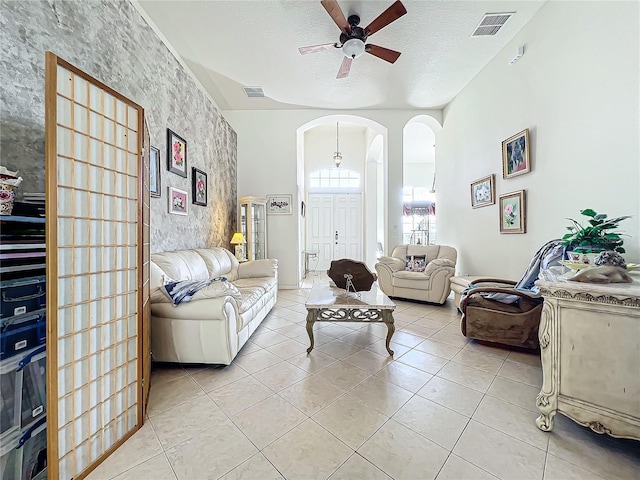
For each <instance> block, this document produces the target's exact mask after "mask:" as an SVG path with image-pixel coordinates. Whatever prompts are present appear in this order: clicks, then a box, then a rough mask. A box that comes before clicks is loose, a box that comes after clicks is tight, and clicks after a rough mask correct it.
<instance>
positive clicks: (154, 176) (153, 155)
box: [149, 147, 162, 197]
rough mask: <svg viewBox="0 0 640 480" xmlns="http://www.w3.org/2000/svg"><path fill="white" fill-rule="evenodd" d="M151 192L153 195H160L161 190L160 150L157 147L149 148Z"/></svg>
mask: <svg viewBox="0 0 640 480" xmlns="http://www.w3.org/2000/svg"><path fill="white" fill-rule="evenodd" d="M149 193H150V194H151V196H152V197H159V196H161V195H162V193H161V192H160V150H159V149H157V148H156V147H151V148H150V149H149Z"/></svg>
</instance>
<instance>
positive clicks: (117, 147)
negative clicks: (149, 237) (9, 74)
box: [46, 53, 143, 480]
mask: <svg viewBox="0 0 640 480" xmlns="http://www.w3.org/2000/svg"><path fill="white" fill-rule="evenodd" d="M46 97H47V98H46V115H47V119H46V130H47V131H46V150H47V160H46V170H47V171H46V176H47V253H48V258H47V302H48V305H47V308H48V310H47V312H48V315H47V316H48V332H47V347H48V363H47V372H48V380H49V392H48V399H49V403H48V407H49V409H48V411H49V419H48V420H49V421H48V429H49V433H48V442H49V445H48V460H49V462H48V466H49V469H50V477H49V478H51V479H65V480H68V479H71V478H74V479H77V478H82V477H83V476H85V475H86V473H88V471H90V470H91V469H93V468H94V467H95V465H97V463H98V462H99V461H101V460H102V459H103V458H104V457H105V456H106V455H107V454H109V453H110V452H111V451H113V449H115V448H117V446H118V445H119V444H120V443H122V442H123V441H124V440H125V439H126V438H127V437H128V436H130V435H131V434H132V433H133V432H134V431H135V430H136V429H137V428H138V427H139V426H140V425H141V423H142V417H141V409H140V403H141V379H140V374H141V371H142V369H141V366H140V363H141V341H140V338H141V337H140V335H141V318H142V312H141V305H142V290H141V288H142V287H141V285H142V282H141V280H142V278H143V274H142V273H141V272H142V239H141V238H140V237H141V232H142V230H141V225H142V221H141V213H142V208H141V201H140V196H141V193H142V192H141V186H142V182H141V181H140V176H141V175H142V173H141V172H142V168H141V158H142V157H141V155H140V152H141V150H142V138H141V134H142V128H141V126H142V122H143V110H142V108H141V107H139V106H138V105H136V104H135V103H133V102H131V101H129V100H128V99H126V98H124V97H123V96H121V95H120V94H118V93H117V92H115V91H113V90H112V89H110V88H109V87H107V86H105V85H104V84H102V83H100V82H99V81H97V80H95V79H93V78H92V77H90V76H89V75H87V74H85V73H84V72H82V71H80V70H78V69H77V68H75V67H73V66H72V65H70V64H68V63H67V62H65V61H63V60H61V59H60V58H58V57H56V56H55V55H53V54H50V53H47V79H46Z"/></svg>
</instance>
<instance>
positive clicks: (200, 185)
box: [191, 167, 207, 207]
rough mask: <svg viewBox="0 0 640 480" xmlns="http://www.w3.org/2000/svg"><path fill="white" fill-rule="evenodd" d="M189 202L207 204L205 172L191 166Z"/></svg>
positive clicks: (204, 205)
mask: <svg viewBox="0 0 640 480" xmlns="http://www.w3.org/2000/svg"><path fill="white" fill-rule="evenodd" d="M191 203H193V204H194V205H202V206H203V207H206V206H207V174H206V173H204V172H203V171H202V170H198V169H197V168H195V167H193V168H191Z"/></svg>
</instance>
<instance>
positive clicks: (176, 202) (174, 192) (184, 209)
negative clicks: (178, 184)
mask: <svg viewBox="0 0 640 480" xmlns="http://www.w3.org/2000/svg"><path fill="white" fill-rule="evenodd" d="M168 189H169V213H173V214H175V215H188V213H189V203H188V199H187V196H188V194H187V192H185V191H184V190H180V189H178V188H174V187H168Z"/></svg>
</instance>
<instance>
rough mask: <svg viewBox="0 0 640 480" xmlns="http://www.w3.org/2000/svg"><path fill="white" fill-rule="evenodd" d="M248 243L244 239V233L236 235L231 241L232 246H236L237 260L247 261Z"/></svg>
mask: <svg viewBox="0 0 640 480" xmlns="http://www.w3.org/2000/svg"><path fill="white" fill-rule="evenodd" d="M246 242H247V241H246V240H245V239H244V235H243V234H242V233H234V234H233V238H232V239H231V245H235V246H236V258H237V259H238V260H246V258H245V251H244V244H245V243H246Z"/></svg>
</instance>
